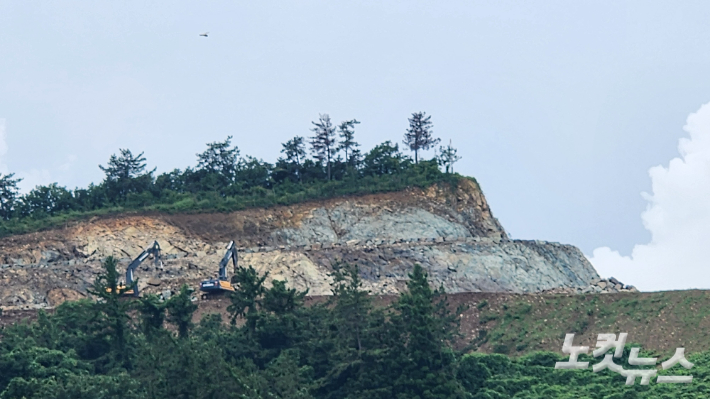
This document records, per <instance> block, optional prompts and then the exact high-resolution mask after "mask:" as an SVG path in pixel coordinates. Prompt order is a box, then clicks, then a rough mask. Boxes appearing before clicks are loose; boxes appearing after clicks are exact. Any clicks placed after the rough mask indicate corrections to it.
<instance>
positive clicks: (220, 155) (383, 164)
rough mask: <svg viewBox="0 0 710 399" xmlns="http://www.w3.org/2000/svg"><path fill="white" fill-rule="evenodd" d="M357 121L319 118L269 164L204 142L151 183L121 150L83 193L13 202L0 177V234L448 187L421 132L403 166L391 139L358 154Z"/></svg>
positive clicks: (139, 157)
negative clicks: (99, 218) (120, 217)
mask: <svg viewBox="0 0 710 399" xmlns="http://www.w3.org/2000/svg"><path fill="white" fill-rule="evenodd" d="M420 116H421V115H420ZM357 123H359V122H357V121H355V120H352V121H345V122H343V123H341V124H340V125H339V126H337V127H336V126H334V125H332V123H331V121H330V119H329V117H328V116H327V115H322V116H321V119H320V120H319V122H318V123H315V122H314V125H315V126H316V127H315V128H314V129H312V130H313V132H314V136H313V137H310V140H309V141H308V142H307V141H306V139H305V138H304V137H300V136H296V137H294V138H293V139H291V140H289V141H287V142H286V143H283V144H281V148H274V151H275V152H277V151H279V150H280V154H282V156H281V157H279V158H277V160H276V161H275V162H273V163H271V162H267V161H264V160H262V159H257V158H255V157H252V156H249V155H244V156H242V155H241V152H240V151H239V148H238V147H237V146H236V145H233V144H232V137H231V136H229V137H227V139H226V140H224V141H222V142H213V143H207V148H206V149H205V150H204V151H202V152H200V153H198V154H197V162H196V165H193V166H188V167H186V168H184V169H174V170H172V171H170V172H165V173H161V174H159V175H156V172H155V171H156V169H155V168H153V169H150V168H149V167H148V161H147V160H146V158H145V157H144V156H143V153H142V152H141V153H139V154H134V153H133V152H131V151H130V150H128V149H121V150H120V152H119V154H114V155H112V156H111V157H110V158H109V160H108V162H107V163H106V165H99V168H101V170H102V171H103V172H104V174H105V178H104V179H103V180H102V181H101V182H98V183H96V184H94V183H92V184H90V185H89V186H88V187H85V188H79V187H77V188H75V189H69V188H67V187H64V186H61V185H60V184H59V183H53V184H50V185H46V186H37V187H35V188H34V189H33V190H31V191H30V192H29V193H26V194H23V195H20V193H19V190H18V186H17V183H18V182H19V181H20V180H21V179H17V178H15V177H14V174H12V173H10V174H7V175H3V174H0V236H3V235H5V236H6V235H12V234H18V233H26V232H30V231H36V230H39V229H43V228H47V227H55V226H59V225H62V224H63V223H66V222H67V221H70V220H76V219H80V218H85V217H87V216H96V215H104V214H109V213H121V212H132V211H140V212H151V211H152V212H156V211H157V212H168V213H184V212H205V211H209V212H222V211H234V210H241V209H245V208H254V207H269V206H273V205H289V204H294V203H300V202H304V201H308V200H315V199H324V198H332V197H335V196H341V195H353V194H367V193H376V192H386V191H397V190H402V189H404V188H406V187H426V186H429V185H431V184H433V183H436V182H442V181H448V182H450V183H453V184H455V182H456V181H457V179H458V177H456V176H454V175H453V173H450V172H452V171H453V164H454V163H455V162H456V161H457V160H458V159H459V158H460V156H458V155H456V150H455V149H454V148H453V147H451V146H450V145H449V146H445V147H443V146H442V147H440V148H439V149H438V152H437V155H436V156H435V157H434V158H433V159H431V160H423V159H421V157H417V154H418V152H419V151H422V150H426V149H430V148H434V146H435V144H437V143H438V142H439V140H438V139H434V138H433V137H431V132H430V130H428V129H430V127H427V128H426V129H424V130H421V129H420V131H418V133H417V134H416V135H415V137H411V138H409V139H408V138H407V137H408V136H406V135H405V142H406V143H408V145H407V147H409V149H411V150H412V152H413V155H414V158H412V157H410V156H408V155H405V154H403V153H402V152H401V151H400V147H399V145H398V144H396V143H392V142H391V141H385V142H383V143H381V144H379V145H377V146H375V147H373V148H372V149H371V150H370V151H367V152H364V151H361V150H360V149H359V147H360V145H359V144H358V143H357V142H356V141H355V136H354V134H355V132H354V126H355V124H357ZM420 128H421V126H420ZM411 140H414V141H411ZM307 144H309V146H307ZM307 149H308V150H310V153H311V154H312V157H308V156H307V152H306V150H307ZM459 177H460V176H459Z"/></svg>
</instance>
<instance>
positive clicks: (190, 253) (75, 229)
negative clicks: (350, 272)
mask: <svg viewBox="0 0 710 399" xmlns="http://www.w3.org/2000/svg"><path fill="white" fill-rule="evenodd" d="M153 240H157V241H158V242H159V243H160V245H161V247H162V249H163V253H164V255H165V263H164V267H163V268H156V267H155V266H153V264H152V263H150V262H145V263H144V264H143V265H142V266H141V267H140V268H139V270H138V271H137V273H136V274H137V276H138V278H139V286H140V288H141V289H142V290H144V291H145V292H147V293H148V292H161V291H163V290H167V289H172V290H177V289H178V287H179V286H180V285H182V284H183V283H188V284H190V285H191V286H193V287H197V284H198V282H199V281H200V280H202V279H205V278H207V277H210V276H213V275H214V274H215V273H216V272H217V264H218V262H219V260H220V259H221V257H222V255H223V253H224V248H225V247H226V245H227V243H228V242H229V241H230V240H234V241H235V242H236V244H237V246H238V248H239V258H240V260H239V261H240V263H241V264H242V265H251V266H253V267H254V268H255V269H257V270H258V271H259V272H262V273H263V272H269V274H270V278H276V279H286V280H287V281H288V283H289V285H290V286H293V287H295V288H298V289H300V290H306V289H308V292H309V295H327V294H329V293H330V284H331V282H332V277H331V276H330V274H331V271H332V266H333V265H334V264H335V263H336V262H339V261H344V262H349V263H353V264H357V265H358V266H359V267H360V273H361V275H362V278H363V281H364V285H365V288H366V289H368V290H370V291H371V292H372V293H373V294H382V295H387V294H396V293H398V292H401V290H402V288H403V286H404V283H405V281H406V280H407V274H408V273H409V272H410V271H411V269H412V267H413V265H414V264H415V263H419V264H421V265H422V266H423V267H424V268H425V270H426V271H427V272H428V273H429V276H430V280H431V282H432V284H434V285H436V286H439V285H443V286H444V288H445V289H446V290H447V291H448V292H452V293H454V292H510V293H523V292H539V291H542V290H550V289H558V288H568V289H573V290H581V289H584V288H586V287H589V286H590V284H592V283H594V282H595V281H597V280H598V278H599V276H598V275H597V273H596V271H595V270H594V268H593V267H592V265H591V264H589V262H588V261H587V259H586V258H585V257H584V255H583V254H582V253H581V251H579V249H577V248H575V247H573V246H570V245H563V244H557V243H547V242H542V241H522V240H511V239H509V238H508V237H507V234H506V233H505V230H504V229H503V227H502V226H501V225H500V223H499V222H498V221H497V219H495V217H493V215H492V212H491V210H490V208H489V206H488V204H487V202H486V200H485V197H484V195H483V193H482V191H481V189H480V187H479V186H478V184H477V183H476V182H475V181H474V180H471V179H465V178H462V179H460V180H459V181H458V182H457V184H456V185H451V184H448V183H437V184H433V185H430V186H429V187H427V188H417V187H410V188H408V189H406V190H402V191H397V192H390V193H380V194H370V195H359V196H343V197H338V198H330V199H323V200H320V201H308V202H303V203H300V204H295V205H290V206H275V207H269V208H257V209H246V210H243V211H236V212H227V213H197V214H165V213H161V214H143V215H130V214H129V215H114V216H105V217H96V218H94V219H91V220H87V221H81V222H77V223H74V224H73V225H71V226H67V227H64V228H58V229H52V230H45V231H40V232H35V233H29V234H24V235H15V236H11V237H5V238H2V239H0V251H1V253H2V260H1V262H2V266H0V267H1V268H0V276H1V278H2V279H3V284H4V287H6V289H4V290H3V291H2V293H1V294H0V305H1V306H4V307H19V308H23V307H51V306H55V305H57V304H58V303H60V302H62V301H63V300H65V299H76V298H81V297H84V296H85V295H86V289H87V288H88V287H89V286H90V285H91V284H92V283H93V279H94V276H95V275H96V274H97V273H98V272H99V271H100V270H101V267H100V262H101V260H102V259H103V258H105V257H106V256H109V255H111V256H114V257H116V258H119V259H120V260H121V264H122V265H123V266H120V267H125V265H126V264H127V263H128V262H129V261H130V260H131V259H132V258H133V257H135V256H137V255H138V254H139V253H140V252H141V251H142V250H143V248H145V247H146V246H147V245H148V244H150V243H151V242H152V241H153Z"/></svg>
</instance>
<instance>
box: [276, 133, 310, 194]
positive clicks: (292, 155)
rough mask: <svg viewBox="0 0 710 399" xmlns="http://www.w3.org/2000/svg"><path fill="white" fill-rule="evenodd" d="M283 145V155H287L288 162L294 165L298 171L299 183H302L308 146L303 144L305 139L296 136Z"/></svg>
mask: <svg viewBox="0 0 710 399" xmlns="http://www.w3.org/2000/svg"><path fill="white" fill-rule="evenodd" d="M281 145H282V146H283V148H282V149H281V153H282V154H284V155H286V161H287V162H288V163H289V164H291V165H293V167H294V168H295V170H296V176H298V182H299V183H302V182H303V180H302V178H301V163H302V162H303V159H304V158H305V157H306V145H305V144H304V142H303V137H301V136H296V137H294V138H292V139H291V140H289V141H287V142H286V143H284V144H281Z"/></svg>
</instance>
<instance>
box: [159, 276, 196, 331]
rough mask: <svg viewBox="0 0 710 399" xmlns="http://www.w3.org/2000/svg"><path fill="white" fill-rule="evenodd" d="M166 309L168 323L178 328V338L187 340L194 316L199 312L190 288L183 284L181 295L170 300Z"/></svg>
mask: <svg viewBox="0 0 710 399" xmlns="http://www.w3.org/2000/svg"><path fill="white" fill-rule="evenodd" d="M166 308H167V309H168V321H169V322H171V323H173V324H175V325H176V326H177V328H178V337H180V338H187V337H188V334H189V332H190V328H191V327H192V314H193V313H195V310H197V304H195V303H193V302H192V299H191V298H190V288H189V287H188V286H187V284H183V286H182V287H180V293H178V294H177V295H175V296H173V297H171V298H170V299H169V300H168V303H167V305H166Z"/></svg>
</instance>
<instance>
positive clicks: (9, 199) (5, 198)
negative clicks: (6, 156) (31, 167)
mask: <svg viewBox="0 0 710 399" xmlns="http://www.w3.org/2000/svg"><path fill="white" fill-rule="evenodd" d="M14 176H15V174H14V173H9V174H7V175H3V174H2V173H0V218H2V219H4V220H9V219H10V218H11V217H12V215H13V212H14V210H15V205H16V203H17V194H18V192H19V189H18V188H17V183H19V182H20V181H21V180H22V179H15V178H14Z"/></svg>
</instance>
